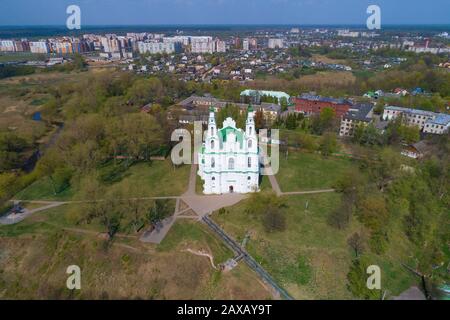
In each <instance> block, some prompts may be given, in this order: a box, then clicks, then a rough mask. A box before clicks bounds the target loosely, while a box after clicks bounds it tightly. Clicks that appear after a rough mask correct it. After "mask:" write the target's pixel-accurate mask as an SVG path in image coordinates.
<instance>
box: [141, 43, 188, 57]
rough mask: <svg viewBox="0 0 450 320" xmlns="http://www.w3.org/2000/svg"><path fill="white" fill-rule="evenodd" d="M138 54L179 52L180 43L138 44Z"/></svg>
mask: <svg viewBox="0 0 450 320" xmlns="http://www.w3.org/2000/svg"><path fill="white" fill-rule="evenodd" d="M138 50H139V53H150V54H157V53H167V54H171V53H175V52H180V51H181V43H179V42H166V43H164V42H143V41H139V42H138Z"/></svg>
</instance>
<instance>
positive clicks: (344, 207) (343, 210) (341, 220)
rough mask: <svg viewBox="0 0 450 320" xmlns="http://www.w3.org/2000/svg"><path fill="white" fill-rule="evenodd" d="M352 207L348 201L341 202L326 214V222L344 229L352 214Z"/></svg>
mask: <svg viewBox="0 0 450 320" xmlns="http://www.w3.org/2000/svg"><path fill="white" fill-rule="evenodd" d="M352 211H353V208H352V206H351V205H350V203H349V202H348V201H343V203H342V204H341V205H340V206H339V207H337V208H336V209H334V210H333V211H331V213H330V214H329V216H328V220H327V222H328V224H329V225H330V226H332V227H335V228H337V229H345V228H346V227H347V226H348V224H349V222H350V218H351V216H352Z"/></svg>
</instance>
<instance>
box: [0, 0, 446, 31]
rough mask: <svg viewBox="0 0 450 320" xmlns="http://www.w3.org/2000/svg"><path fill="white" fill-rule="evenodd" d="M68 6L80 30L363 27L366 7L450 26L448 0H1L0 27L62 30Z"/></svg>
mask: <svg viewBox="0 0 450 320" xmlns="http://www.w3.org/2000/svg"><path fill="white" fill-rule="evenodd" d="M71 4H75V5H78V6H79V7H80V9H81V23H82V25H83V24H84V25H159V24H171V25H174V24H175V25H178V24H180V25H188V24H294V25H308V24H324V25H330V24H358V25H362V24H365V23H366V20H367V18H368V16H369V15H368V14H367V13H366V10H367V7H368V6H369V5H371V4H376V5H378V6H380V8H381V22H382V24H450V0H426V1H425V0H0V25H3V26H5V25H65V23H66V20H67V17H68V15H67V14H66V8H67V7H68V6H69V5H71Z"/></svg>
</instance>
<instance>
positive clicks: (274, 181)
mask: <svg viewBox="0 0 450 320" xmlns="http://www.w3.org/2000/svg"><path fill="white" fill-rule="evenodd" d="M267 177H268V178H269V181H270V184H271V185H272V190H273V191H274V192H275V193H276V195H277V196H281V195H282V194H283V192H281V188H280V185H279V184H278V181H277V178H276V177H275V175H273V174H271V175H268V176H267Z"/></svg>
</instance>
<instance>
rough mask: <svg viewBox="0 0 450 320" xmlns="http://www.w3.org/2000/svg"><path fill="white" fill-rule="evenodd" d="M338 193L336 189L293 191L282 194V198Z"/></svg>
mask: <svg viewBox="0 0 450 320" xmlns="http://www.w3.org/2000/svg"><path fill="white" fill-rule="evenodd" d="M327 192H336V190H335V189H319V190H309V191H293V192H282V193H281V195H282V196H293V195H297V194H316V193H327Z"/></svg>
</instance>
